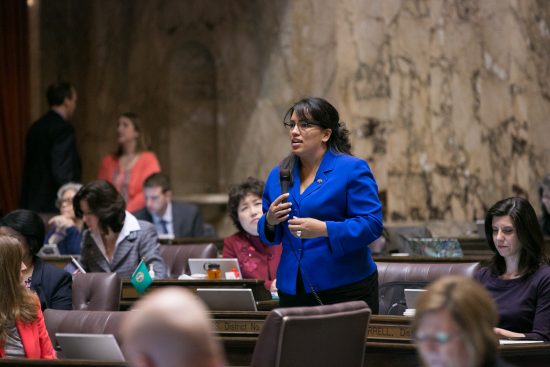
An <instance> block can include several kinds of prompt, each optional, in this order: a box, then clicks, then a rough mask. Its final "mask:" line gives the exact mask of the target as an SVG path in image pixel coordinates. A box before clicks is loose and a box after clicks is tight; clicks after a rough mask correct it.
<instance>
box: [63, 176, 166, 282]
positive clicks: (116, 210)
mask: <svg viewBox="0 0 550 367" xmlns="http://www.w3.org/2000/svg"><path fill="white" fill-rule="evenodd" d="M73 202H74V205H75V213H76V216H77V218H82V219H83V220H84V223H85V224H86V227H87V229H86V230H84V232H83V234H82V237H83V240H82V250H81V254H80V263H81V264H82V266H83V267H84V270H86V271H90V272H107V273H110V272H114V273H117V274H118V275H119V276H120V277H121V278H130V277H131V276H132V273H133V272H134V270H135V269H136V267H137V266H138V265H139V263H140V261H141V259H144V260H145V263H146V264H147V268H150V267H151V266H152V267H153V270H154V272H155V278H156V279H164V278H166V276H167V272H166V265H165V264H164V260H163V259H162V257H161V256H160V251H159V243H158V236H157V231H156V229H155V226H154V225H153V224H151V223H149V222H145V221H141V220H140V221H138V220H137V219H136V217H134V216H133V215H132V214H130V213H129V212H127V211H125V210H124V208H125V207H126V203H125V202H124V199H123V198H122V196H121V195H120V194H119V192H118V191H117V190H116V189H115V187H114V186H113V185H112V184H110V183H109V182H107V181H103V180H96V181H92V182H90V183H88V184H86V185H84V186H83V187H82V188H81V189H80V191H78V192H77V193H76V195H75V197H74V200H73Z"/></svg>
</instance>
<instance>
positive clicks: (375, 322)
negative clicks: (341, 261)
mask: <svg viewBox="0 0 550 367" xmlns="http://www.w3.org/2000/svg"><path fill="white" fill-rule="evenodd" d="M267 314H268V313H267V312H255V313H247V312H215V313H212V314H211V315H212V318H213V320H214V325H215V328H216V331H217V333H218V336H219V338H220V340H221V342H222V343H223V345H224V347H225V352H226V356H227V360H228V362H229V364H230V365H231V366H245V365H249V364H250V361H251V358H252V353H253V352H254V345H255V344H256V339H257V337H258V335H259V333H260V331H261V328H262V326H263V322H264V320H265V317H266V316H267ZM411 321H412V318H409V317H404V316H379V315H373V316H372V317H371V320H370V323H369V327H368V336H367V344H366V347H365V365H378V364H382V365H386V366H402V367H408V366H411V367H412V366H415V367H416V366H418V364H419V362H418V356H417V353H416V349H415V346H414V344H413V343H412V342H411V337H412V327H411ZM499 350H500V353H501V355H502V357H503V358H504V359H505V360H506V361H508V362H510V363H513V364H515V365H517V366H533V367H535V366H537V367H538V366H544V365H547V364H548V361H549V360H550V343H541V344H521V345H504V346H501V347H500V348H499Z"/></svg>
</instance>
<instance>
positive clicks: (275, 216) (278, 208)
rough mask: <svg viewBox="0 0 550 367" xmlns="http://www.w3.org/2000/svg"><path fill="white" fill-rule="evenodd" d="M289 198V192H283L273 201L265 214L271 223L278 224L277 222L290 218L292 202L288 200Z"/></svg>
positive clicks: (272, 224)
mask: <svg viewBox="0 0 550 367" xmlns="http://www.w3.org/2000/svg"><path fill="white" fill-rule="evenodd" d="M287 199H288V192H287V193H286V194H282V195H281V196H279V197H278V198H277V199H275V201H273V202H272V203H271V205H270V206H269V210H268V211H267V214H266V215H265V219H266V221H267V223H268V224H269V225H271V226H276V225H277V224H279V223H281V222H284V221H285V220H287V219H288V217H289V213H290V211H291V209H290V207H291V206H292V203H291V202H288V201H286V200H287Z"/></svg>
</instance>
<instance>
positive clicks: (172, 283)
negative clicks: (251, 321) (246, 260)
mask: <svg viewBox="0 0 550 367" xmlns="http://www.w3.org/2000/svg"><path fill="white" fill-rule="evenodd" d="M161 287H184V288H187V289H189V290H191V291H193V292H196V290H197V288H249V289H252V293H253V294H254V299H255V300H256V302H265V301H271V293H270V292H269V291H268V290H267V289H265V287H264V281H263V280H258V279H242V280H177V279H164V280H155V281H154V282H153V284H151V286H150V287H149V288H147V290H146V292H150V291H152V290H154V289H156V288H161ZM140 297H141V295H140V294H139V293H138V292H137V291H136V290H135V288H134V287H133V286H132V283H131V282H130V280H128V279H126V280H123V281H122V292H121V298H120V309H121V310H125V309H128V308H129V307H130V306H131V305H132V303H134V302H135V301H136V300H137V299H139V298H140Z"/></svg>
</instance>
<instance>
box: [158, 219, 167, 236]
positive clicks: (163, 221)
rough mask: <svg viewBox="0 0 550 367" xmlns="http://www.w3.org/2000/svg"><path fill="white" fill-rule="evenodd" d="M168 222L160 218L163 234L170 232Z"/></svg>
mask: <svg viewBox="0 0 550 367" xmlns="http://www.w3.org/2000/svg"><path fill="white" fill-rule="evenodd" d="M167 223H168V222H166V220H164V219H161V220H160V226H161V227H162V234H168V227H167V226H166V224H167Z"/></svg>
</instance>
